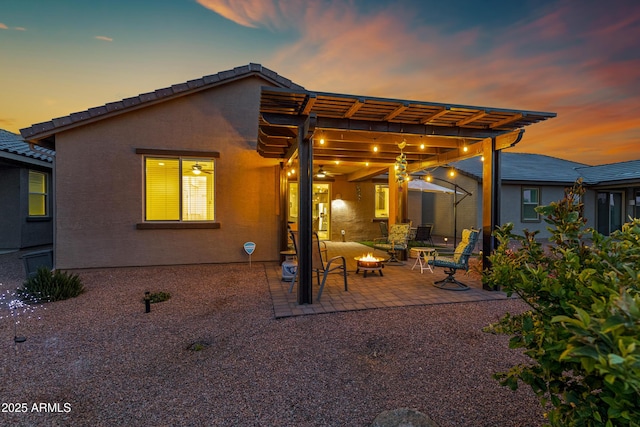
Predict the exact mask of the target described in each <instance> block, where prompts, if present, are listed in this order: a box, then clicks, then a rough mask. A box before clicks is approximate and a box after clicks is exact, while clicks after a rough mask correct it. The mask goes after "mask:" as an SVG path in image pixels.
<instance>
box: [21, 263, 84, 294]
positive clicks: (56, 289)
mask: <svg viewBox="0 0 640 427" xmlns="http://www.w3.org/2000/svg"><path fill="white" fill-rule="evenodd" d="M83 292H84V285H83V284H82V280H81V279H80V277H79V276H78V275H76V274H71V273H67V272H64V271H60V270H56V271H54V272H52V271H50V270H49V269H48V268H47V267H39V268H38V270H37V271H36V273H35V274H34V275H33V276H31V277H29V278H28V279H27V280H26V281H25V282H24V283H23V285H22V287H21V288H19V289H18V291H17V293H18V296H20V298H21V299H22V300H23V301H35V302H48V301H61V300H65V299H69V298H74V297H77V296H78V295H80V294H81V293H83Z"/></svg>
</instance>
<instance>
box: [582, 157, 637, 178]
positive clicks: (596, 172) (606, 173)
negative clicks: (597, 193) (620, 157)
mask: <svg viewBox="0 0 640 427" xmlns="http://www.w3.org/2000/svg"><path fill="white" fill-rule="evenodd" d="M577 171H578V172H579V173H580V174H582V175H583V176H584V177H585V182H588V183H590V184H605V183H606V184H614V183H616V182H618V183H624V182H626V181H635V182H639V181H640V160H630V161H627V162H619V163H611V164H607V165H598V166H585V167H581V168H578V169H577Z"/></svg>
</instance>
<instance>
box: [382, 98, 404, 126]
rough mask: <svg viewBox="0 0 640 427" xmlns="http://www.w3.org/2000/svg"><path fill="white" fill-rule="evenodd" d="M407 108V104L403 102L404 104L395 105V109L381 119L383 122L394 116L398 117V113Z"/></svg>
mask: <svg viewBox="0 0 640 427" xmlns="http://www.w3.org/2000/svg"><path fill="white" fill-rule="evenodd" d="M408 108H409V104H408V103H406V102H405V103H404V104H402V105H400V106H398V107H396V109H395V110H393V111H392V112H390V113H389V114H387V115H386V117H385V118H384V119H382V120H384V121H385V122H388V121H390V120H393V119H394V118H396V117H398V116H399V115H400V113H402V112H403V111H406V110H407V109H408Z"/></svg>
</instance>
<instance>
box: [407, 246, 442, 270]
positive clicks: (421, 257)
mask: <svg viewBox="0 0 640 427" xmlns="http://www.w3.org/2000/svg"><path fill="white" fill-rule="evenodd" d="M411 250H412V251H415V252H416V262H414V263H413V267H411V269H412V270H413V269H414V268H416V266H417V265H420V273H422V272H424V271H425V270H429V271H430V272H432V273H433V268H431V266H430V265H429V263H428V262H426V261H425V258H426V257H427V256H430V255H431V253H433V252H434V251H435V250H436V249H435V248H411Z"/></svg>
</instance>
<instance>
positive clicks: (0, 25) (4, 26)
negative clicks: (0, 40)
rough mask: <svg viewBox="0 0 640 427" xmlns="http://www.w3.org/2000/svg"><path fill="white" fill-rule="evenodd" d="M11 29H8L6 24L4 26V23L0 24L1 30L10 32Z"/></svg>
mask: <svg viewBox="0 0 640 427" xmlns="http://www.w3.org/2000/svg"><path fill="white" fill-rule="evenodd" d="M8 29H9V27H7V25H6V24H3V23H2V22H0V30H8Z"/></svg>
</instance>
